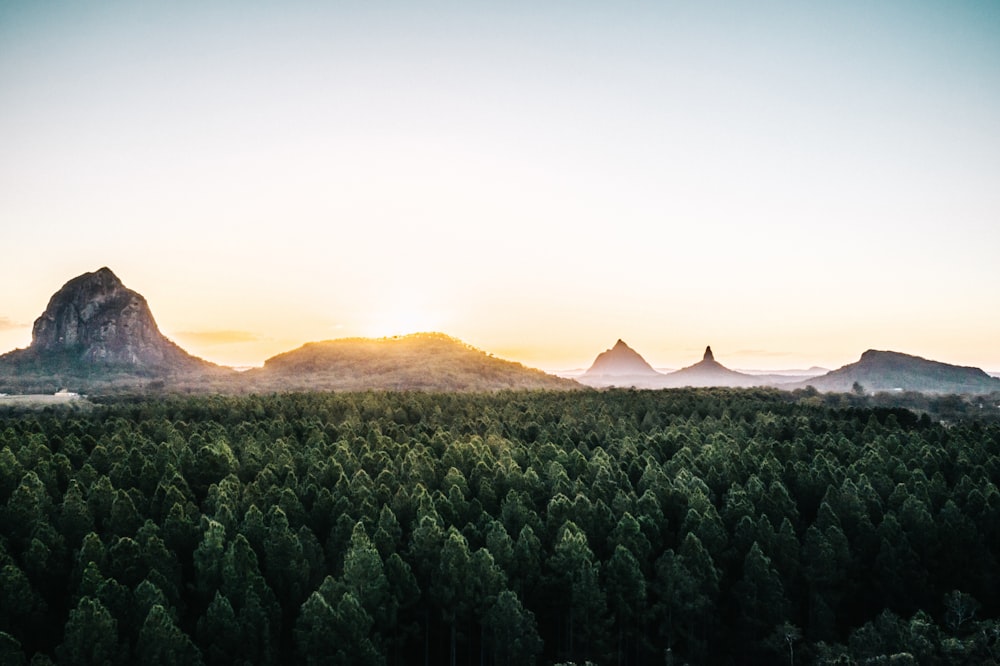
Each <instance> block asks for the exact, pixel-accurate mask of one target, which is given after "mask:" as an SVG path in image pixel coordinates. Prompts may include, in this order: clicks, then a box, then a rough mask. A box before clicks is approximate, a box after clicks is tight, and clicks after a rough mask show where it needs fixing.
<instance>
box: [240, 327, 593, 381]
mask: <svg viewBox="0 0 1000 666" xmlns="http://www.w3.org/2000/svg"><path fill="white" fill-rule="evenodd" d="M244 378H245V379H246V381H247V382H249V383H250V384H251V385H252V386H253V387H254V388H255V389H258V390H259V389H266V390H272V391H282V390H327V391H366V390H373V389H374V390H420V391H496V390H502V389H555V390H560V389H576V388H581V386H580V384H577V383H576V382H574V381H572V380H569V379H562V378H560V377H555V376H553V375H548V374H546V373H544V372H542V371H541V370H535V369H533V368H528V367H525V366H523V365H521V364H520V363H514V362H512V361H505V360H502V359H499V358H496V357H494V356H493V355H492V354H487V353H486V352H484V351H482V350H479V349H476V348H475V347H472V346H470V345H467V344H465V343H464V342H462V341H461V340H457V339H455V338H452V337H450V336H447V335H444V334H443V333H414V334H412V335H402V336H396V337H390V338H342V339H339V340H327V341H324V342H310V343H307V344H305V345H303V346H302V347H299V348H298V349H294V350H292V351H289V352H285V353H283V354H278V355H277V356H273V357H271V358H269V359H268V360H267V361H265V362H264V367H263V368H260V369H258V370H249V371H247V372H246V373H244Z"/></svg>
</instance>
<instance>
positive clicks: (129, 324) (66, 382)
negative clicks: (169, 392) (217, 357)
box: [0, 267, 229, 390]
mask: <svg viewBox="0 0 1000 666" xmlns="http://www.w3.org/2000/svg"><path fill="white" fill-rule="evenodd" d="M31 338H32V339H31V345H30V346H28V347H27V348H26V349H17V350H14V351H12V352H9V353H7V354H4V355H3V356H0V385H2V386H9V387H13V388H15V389H22V390H23V389H36V390H39V389H41V390H46V389H50V388H52V387H56V388H61V387H64V386H69V387H71V388H74V389H87V388H90V387H93V386H98V385H107V384H108V383H119V384H122V383H125V384H128V383H135V382H136V381H137V380H142V379H146V380H156V379H160V380H164V379H167V378H171V377H178V376H192V375H202V374H206V373H207V374H212V375H216V376H218V375H220V374H226V373H228V372H229V371H228V370H226V369H224V368H221V367H220V366H217V365H215V364H213V363H209V362H208V361H204V360H202V359H200V358H196V357H194V356H192V355H190V354H188V353H187V352H185V351H184V350H183V349H181V348H180V347H178V346H177V345H176V344H174V343H173V342H172V341H170V340H169V339H167V338H166V336H164V335H163V334H162V333H161V332H160V329H159V328H158V327H157V325H156V321H155V320H154V319H153V314H152V312H151V311H150V309H149V305H148V304H147V303H146V299H145V298H143V297H142V296H141V295H140V294H138V293H136V292H134V291H132V290H131V289H128V288H126V287H125V285H124V284H122V282H121V280H119V279H118V276H116V275H115V274H114V273H113V272H111V269H109V268H107V267H104V268H100V269H98V270H96V271H94V272H92V273H84V274H82V275H79V276H77V277H75V278H73V279H72V280H70V281H69V282H67V283H66V284H64V285H63V286H62V287H61V288H60V289H59V290H58V291H57V292H56V293H55V294H53V295H52V298H51V299H49V303H48V305H47V306H46V308H45V311H44V312H43V313H42V314H41V316H39V317H38V319H36V320H35V323H34V326H33V328H32V334H31Z"/></svg>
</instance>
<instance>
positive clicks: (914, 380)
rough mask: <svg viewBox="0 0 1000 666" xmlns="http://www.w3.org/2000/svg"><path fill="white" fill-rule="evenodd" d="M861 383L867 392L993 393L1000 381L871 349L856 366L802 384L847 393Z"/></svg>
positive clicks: (976, 371)
mask: <svg viewBox="0 0 1000 666" xmlns="http://www.w3.org/2000/svg"><path fill="white" fill-rule="evenodd" d="M855 382H857V383H858V384H860V385H861V387H862V388H863V389H864V390H865V391H866V392H878V391H895V390H903V391H919V392H921V393H991V392H993V391H1000V379H996V378H994V377H990V376H989V375H988V374H986V373H985V372H983V371H982V370H980V369H979V368H970V367H965V366H959V365H950V364H948V363H941V362H938V361H930V360H927V359H925V358H921V357H919V356H910V355H909V354H902V353H900V352H894V351H877V350H874V349H869V350H868V351H866V352H865V353H864V354H862V355H861V359H860V360H858V361H857V362H856V363H851V364H848V365H845V366H844V367H842V368H839V369H837V370H833V371H832V372H829V373H827V374H825V375H823V376H821V377H815V378H813V379H809V380H807V381H805V382H802V383H801V385H802V386H805V385H810V386H814V387H816V388H817V389H819V390H821V391H830V392H842V393H846V392H849V391H851V390H852V387H853V386H854V383H855Z"/></svg>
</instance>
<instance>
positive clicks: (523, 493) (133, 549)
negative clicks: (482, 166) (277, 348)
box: [0, 390, 1000, 665]
mask: <svg viewBox="0 0 1000 666" xmlns="http://www.w3.org/2000/svg"><path fill="white" fill-rule="evenodd" d="M879 400H885V397H884V396H883V397H879V396H842V397H841V398H837V399H836V400H834V399H832V398H829V397H826V396H819V395H818V394H813V393H811V392H807V391H806V392H800V393H798V394H789V393H780V392H777V391H764V390H677V391H660V392H641V391H607V392H573V393H564V392H547V393H526V392H525V393H498V394H465V395H456V394H426V393H377V392H369V393H363V394H320V393H313V394H291V395H271V396H247V397H240V398H236V397H221V396H214V397H213V396H201V397H194V398H164V399H163V400H158V401H153V400H125V399H122V400H119V401H113V402H109V403H107V404H104V405H98V406H95V407H94V408H92V409H91V410H89V411H85V412H79V411H67V410H61V411H50V412H33V413H29V414H19V413H13V412H10V413H2V414H0V527H2V532H0V662H2V663H5V664H6V663H12V664H13V663H26V662H27V661H28V660H29V657H30V658H31V661H32V663H35V662H37V663H47V661H49V660H56V661H57V662H58V663H100V664H104V663H107V664H115V665H117V664H125V663H185V664H187V663H200V662H202V661H204V662H205V663H208V664H232V663H236V664H246V663H254V664H258V663H259V664H277V663H296V662H305V663H344V664H347V663H371V664H393V665H396V664H418V663H446V662H450V663H456V664H457V663H475V662H479V663H481V664H484V665H489V664H515V663H517V664H521V663H532V662H538V663H554V662H558V661H573V662H576V663H583V662H585V661H588V660H589V661H591V662H594V663H618V664H640V663H662V660H663V658H664V657H665V656H666V657H668V658H669V659H670V660H673V662H674V663H685V662H687V663H754V664H756V663H759V664H764V663H791V664H796V663H836V661H837V660H841V661H842V662H845V663H848V662H857V663H929V664H950V663H993V662H996V661H998V660H1000V622H998V620H997V618H998V616H1000V573H998V571H1000V566H998V564H1000V490H998V488H1000V451H998V450H997V442H1000V425H998V424H997V423H995V422H991V421H989V420H982V419H978V418H977V419H976V420H972V419H967V418H965V417H962V416H961V414H960V412H961V411H962V410H965V411H968V412H971V411H973V410H970V409H968V407H969V405H968V404H966V402H962V401H959V402H960V403H961V404H959V403H955V402H954V401H951V402H948V401H947V400H944V399H941V400H939V403H940V404H939V405H938V406H939V407H941V408H944V407H948V409H950V410H951V413H952V416H951V417H950V419H949V421H948V422H947V423H935V422H933V421H931V420H930V419H928V418H922V417H919V416H917V415H916V414H914V413H912V412H908V411H905V410H902V409H899V408H896V407H891V406H886V405H881V404H878V402H877V401H879ZM949 405H950V406H949ZM960 408H961V409H960ZM975 411H976V413H977V414H978V413H979V410H975ZM956 415H958V416H956ZM907 660H909V661H907Z"/></svg>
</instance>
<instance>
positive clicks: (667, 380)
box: [660, 347, 770, 387]
mask: <svg viewBox="0 0 1000 666" xmlns="http://www.w3.org/2000/svg"><path fill="white" fill-rule="evenodd" d="M767 383H770V382H769V380H768V379H767V378H763V377H757V376H754V375H745V374H743V373H742V372H736V371H735V370H730V369H729V368H727V367H726V366H724V365H722V364H721V363H719V362H718V361H716V360H715V355H714V354H712V348H711V347H705V355H704V356H703V357H702V359H701V360H700V361H699V362H697V363H695V364H694V365H689V366H687V367H686V368H681V369H680V370H676V371H674V372H671V373H668V374H666V375H664V376H663V380H662V381H661V382H660V386H662V387H679V386H761V385H762V384H767Z"/></svg>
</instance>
